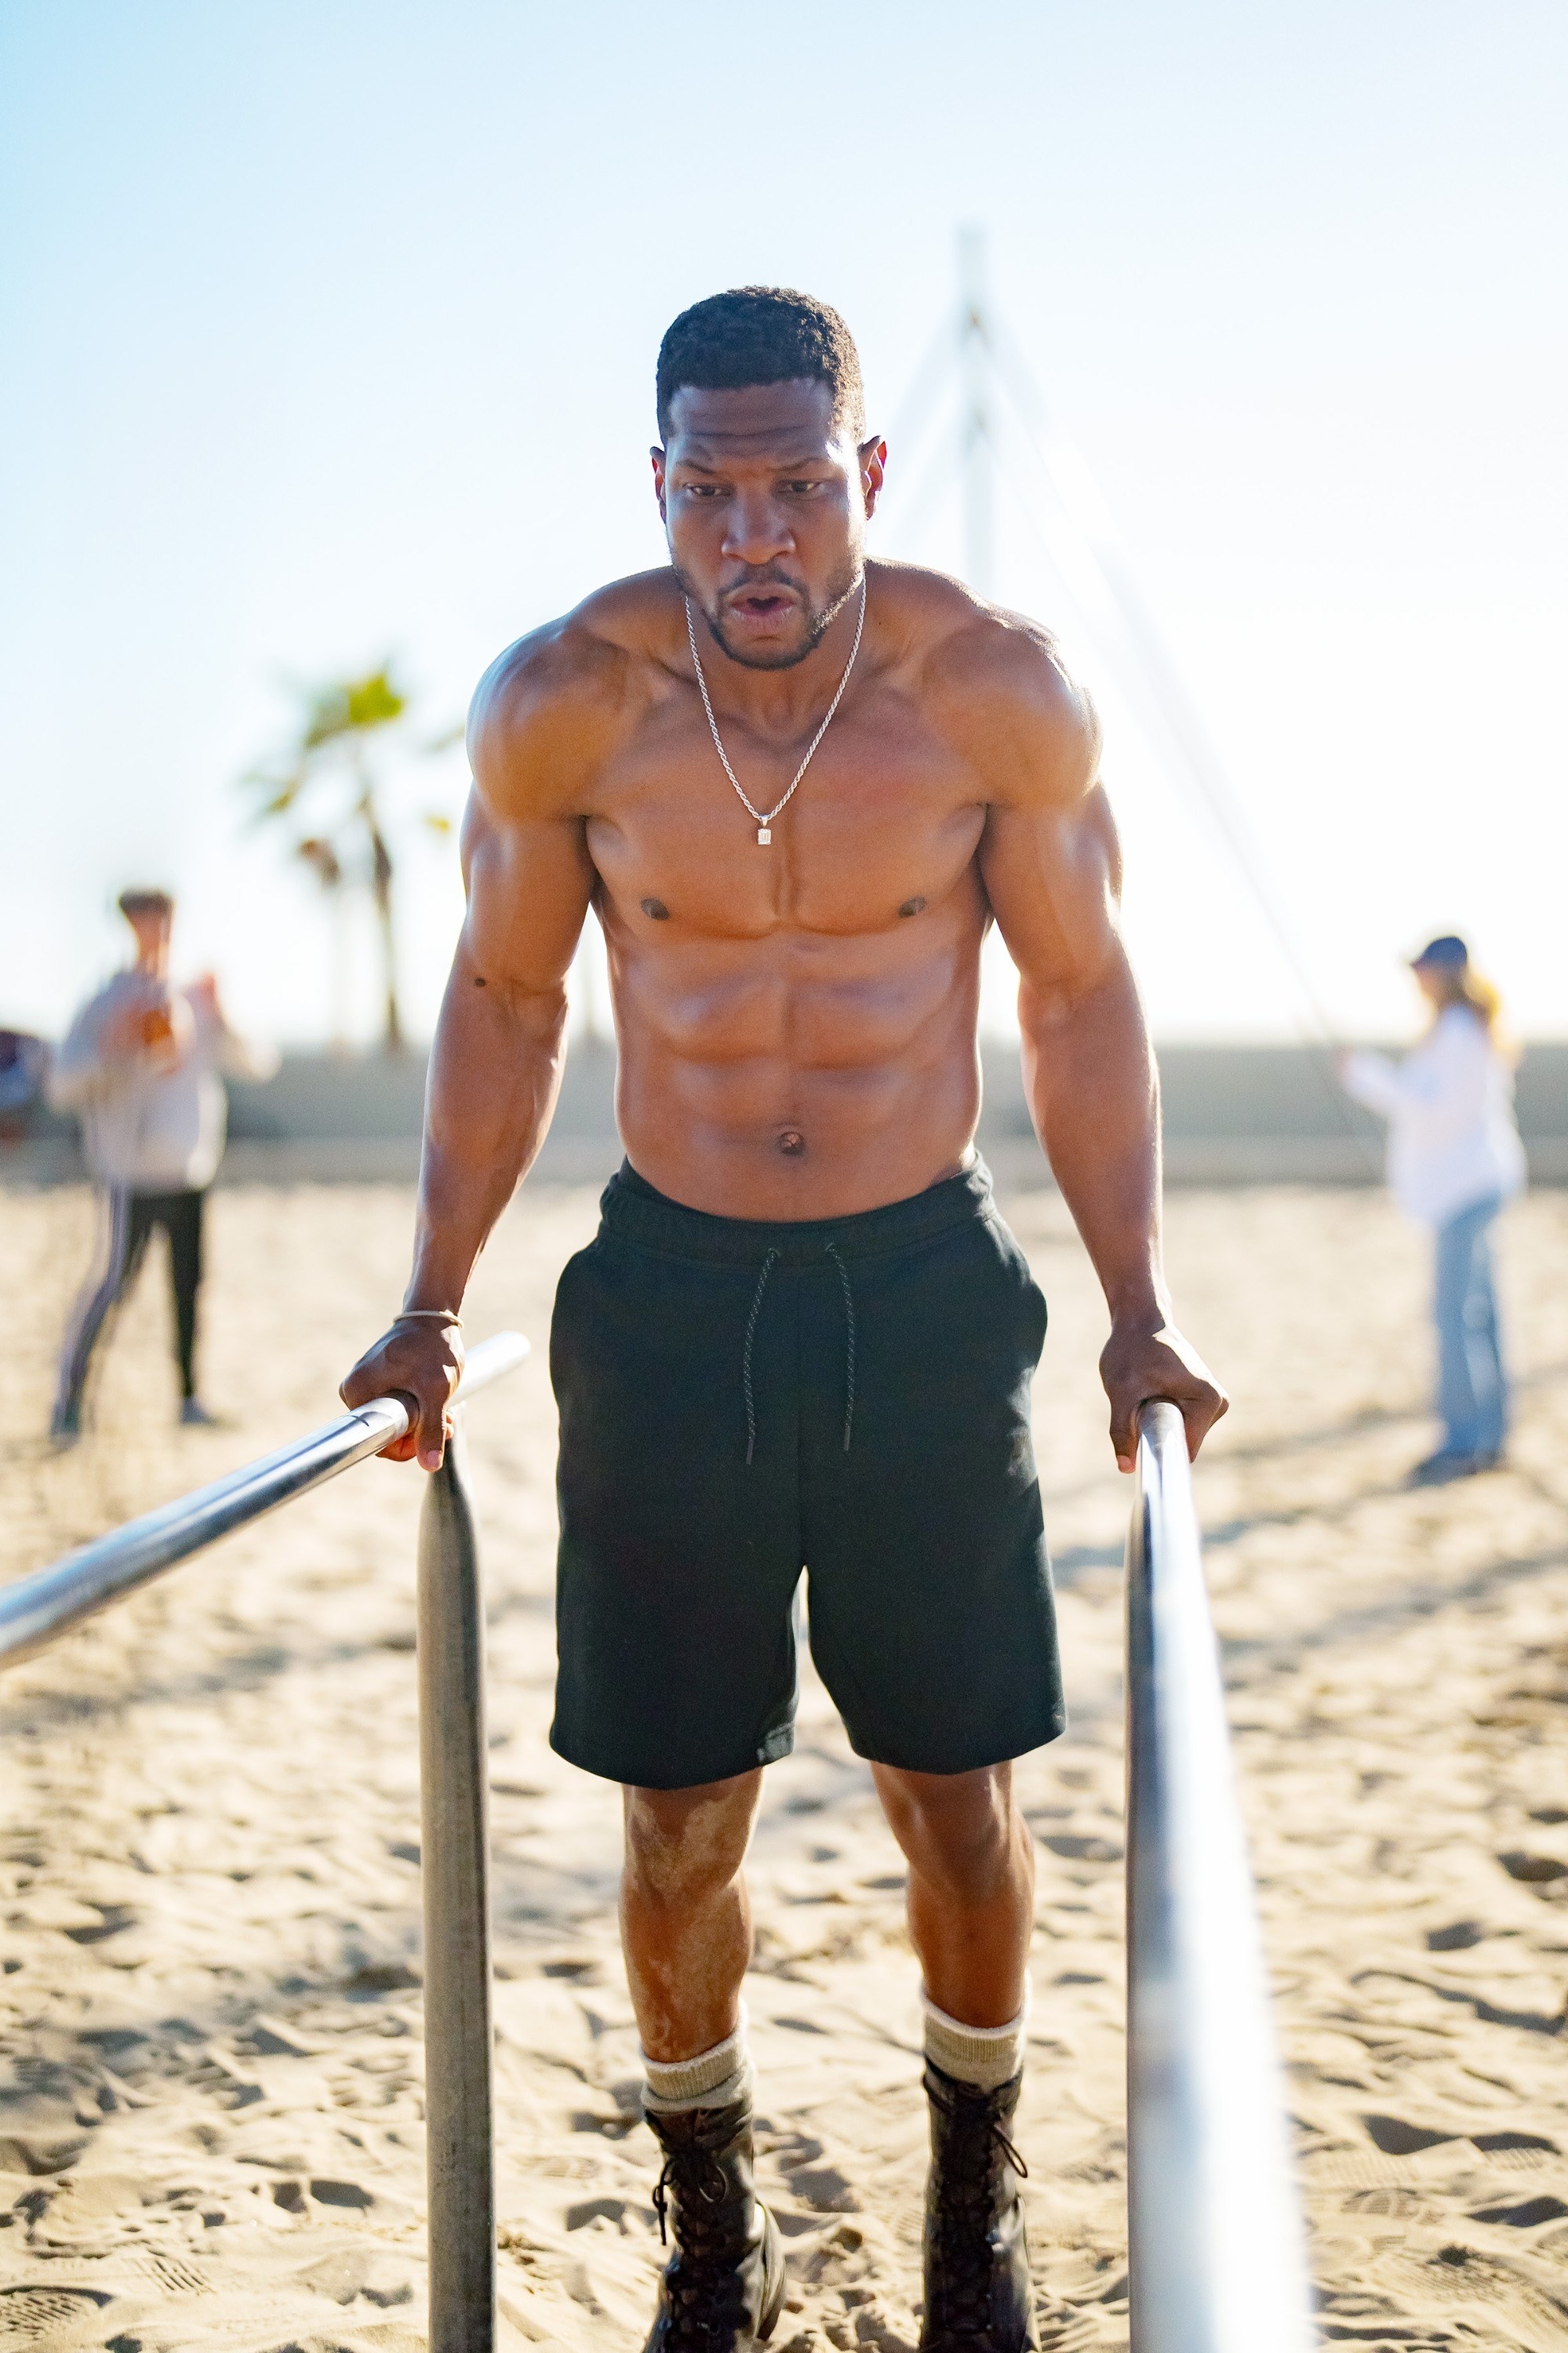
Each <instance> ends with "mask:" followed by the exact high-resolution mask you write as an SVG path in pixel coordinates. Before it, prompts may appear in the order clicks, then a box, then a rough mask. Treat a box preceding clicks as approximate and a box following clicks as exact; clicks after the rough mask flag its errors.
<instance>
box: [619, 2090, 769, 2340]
mask: <svg viewBox="0 0 1568 2353" xmlns="http://www.w3.org/2000/svg"><path fill="white" fill-rule="evenodd" d="M648 2124H649V2128H650V2130H651V2131H652V2134H653V2136H654V2137H655V2139H656V2140H657V2141H658V2143H659V2146H660V2147H661V2148H662V2150H663V2152H664V2169H663V2171H662V2173H661V2174H660V2176H659V2186H658V2188H657V2189H655V2190H654V2192H653V2203H654V2206H655V2208H656V2209H657V2211H658V2215H659V2232H660V2236H661V2237H662V2238H664V2239H665V2241H666V2243H668V2240H669V2238H670V2237H673V2239H674V2242H675V2252H674V2253H673V2255H672V2256H671V2258H670V2261H669V2263H667V2264H666V2265H665V2267H664V2276H663V2280H662V2284H661V2286H660V2290H659V2311H658V2315H657V2316H656V2318H655V2320H654V2323H653V2333H652V2336H651V2337H649V2339H648V2343H647V2346H646V2348H645V2353H746V2348H747V2347H749V2346H752V2345H760V2344H761V2343H763V2341H764V2340H765V2339H766V2338H768V2337H771V2336H772V2334H773V2330H774V2327H775V2326H776V2325H777V2322H778V2319H779V2312H780V2311H781V2309H782V2308H783V2304H784V2249H783V2247H782V2245H781V2243H780V2242H779V2225H778V2224H777V2222H775V2221H774V2220H773V2217H772V2215H771V2214H770V2213H769V2212H768V2209H767V2207H766V2206H764V2205H762V2204H761V2203H760V2202H759V2201H758V2198H757V2196H756V2193H755V2191H754V2189H753V2188H752V2151H751V2102H750V2100H749V2099H744V2100H736V2101H734V2102H732V2104H731V2105H729V2106H728V2107H726V2108H687V2109H684V2110H683V2111H682V2112H681V2113H680V2114H679V2115H677V2116H660V2115H658V2114H657V2113H656V2112H655V2111H654V2110H652V2109H650V2110H649V2111H648Z"/></svg>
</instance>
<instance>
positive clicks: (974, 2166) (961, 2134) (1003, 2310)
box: [920, 2060, 1040, 2353]
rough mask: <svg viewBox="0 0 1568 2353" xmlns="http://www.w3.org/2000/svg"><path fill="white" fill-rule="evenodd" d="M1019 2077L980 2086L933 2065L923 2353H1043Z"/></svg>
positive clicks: (928, 2074) (929, 2082)
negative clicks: (1016, 2140)
mask: <svg viewBox="0 0 1568 2353" xmlns="http://www.w3.org/2000/svg"><path fill="white" fill-rule="evenodd" d="M1022 2083H1023V2077H1022V2074H1017V2075H1014V2077H1013V2078H1012V2082H1011V2083H1010V2084H1002V2085H1001V2087H1000V2089H999V2090H997V2091H994V2092H982V2091H980V2090H979V2089H978V2087H977V2086H976V2085H975V2084H959V2083H958V2082H956V2081H955V2080H954V2078H953V2077H952V2076H951V2075H945V2074H944V2073H942V2070H941V2069H940V2067H937V2066H933V2064H932V2063H931V2062H930V2060H927V2062H926V2096H927V2099H928V2100H929V2101H930V2103H931V2170H930V2173H929V2174H928V2175H927V2181H926V2261H925V2273H926V2317H925V2320H924V2322H923V2323H922V2325H921V2329H920V2347H921V2353H1025V2348H1029V2353H1038V2347H1039V2344H1040V2336H1039V2331H1038V2330H1037V2329H1036V2327H1035V2325H1034V2296H1033V2290H1032V2288H1031V2286H1030V2283H1029V2250H1028V2247H1027V2246H1026V2245H1025V2243H1024V2238H1023V2208H1022V2203H1021V2201H1020V2200H1019V2195H1018V2184H1019V2179H1020V2178H1021V2176H1023V2175H1025V2174H1026V2173H1027V2171H1028V2168H1027V2167H1026V2166H1025V2164H1024V2162H1023V2159H1022V2158H1021V2157H1020V2156H1019V2154H1018V2151H1017V2150H1016V2149H1015V2148H1014V2147H1013V2146H1012V2141H1011V2140H1009V2138H1008V2137H1007V2128H1008V2126H1009V2125H1011V2124H1012V2114H1013V2110H1014V2109H1015V2108H1016V2107H1017V2105H1018V2094H1019V2091H1020V2089H1021V2087H1022Z"/></svg>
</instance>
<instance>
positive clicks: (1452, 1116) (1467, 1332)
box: [1340, 933, 1525, 1486]
mask: <svg viewBox="0 0 1568 2353" xmlns="http://www.w3.org/2000/svg"><path fill="white" fill-rule="evenodd" d="M1410 968H1411V971H1412V972H1413V973H1414V976H1415V983H1416V986H1417V987H1418V988H1419V989H1420V991H1421V993H1422V995H1423V997H1425V999H1426V1001H1427V1003H1428V1004H1429V1005H1430V1006H1431V1008H1432V1023H1431V1027H1430V1028H1429V1029H1428V1030H1427V1032H1426V1035H1425V1038H1423V1039H1422V1040H1421V1042H1420V1044H1419V1045H1417V1046H1416V1047H1415V1048H1414V1050H1412V1051H1411V1052H1410V1053H1408V1054H1407V1055H1406V1056H1405V1057H1404V1060H1403V1061H1402V1062H1397V1063H1396V1062H1391V1061H1390V1060H1388V1058H1387V1056H1386V1055H1383V1054H1368V1053H1357V1054H1347V1055H1346V1056H1345V1057H1344V1060H1343V1061H1342V1062H1341V1064H1340V1077H1341V1079H1342V1081H1343V1082H1344V1085H1345V1087H1346V1089H1347V1091H1348V1092H1350V1093H1351V1094H1352V1095H1353V1096H1354V1097H1355V1098H1356V1100H1357V1102H1358V1103H1365V1104H1366V1105H1367V1107H1368V1108H1369V1110H1372V1111H1374V1112H1376V1113H1379V1114H1380V1116H1381V1117H1383V1118H1384V1119H1386V1120H1387V1122H1388V1125H1389V1139H1388V1177H1389V1183H1390V1185H1391V1186H1392V1187H1393V1194H1394V1198H1395V1199H1396V1200H1397V1201H1398V1202H1399V1205H1400V1207H1401V1208H1403V1209H1404V1211H1405V1212H1406V1213H1407V1215H1409V1216H1410V1217H1412V1218H1414V1219H1417V1220H1418V1221H1419V1222H1420V1223H1421V1224H1422V1225H1425V1226H1431V1227H1432V1228H1433V1229H1435V1231H1436V1285H1435V1290H1434V1299H1433V1309H1434V1314H1435V1316H1436V1324H1437V1412H1438V1415H1439V1417H1440V1419H1441V1420H1442V1423H1443V1443H1442V1445H1441V1446H1440V1447H1439V1448H1438V1450H1437V1451H1436V1453H1435V1454H1430V1455H1428V1456H1427V1458H1426V1460H1425V1461H1424V1462H1418V1463H1417V1464H1416V1466H1415V1468H1414V1472H1412V1473H1411V1477H1412V1481H1413V1482H1414V1483H1415V1484H1417V1485H1420V1486H1438V1485H1441V1484H1443V1483H1444V1482H1446V1481H1447V1480H1450V1479H1464V1478H1468V1477H1469V1476H1471V1475H1472V1473H1474V1472H1478V1471H1489V1470H1490V1469H1492V1467H1493V1466H1494V1465H1495V1464H1496V1463H1497V1462H1498V1461H1500V1460H1501V1457H1502V1451H1503V1446H1504V1442H1505V1440H1506V1438H1507V1434H1508V1422H1509V1391H1508V1376H1507V1373H1506V1371H1505V1369H1504V1365H1503V1353H1502V1342H1501V1335H1500V1333H1499V1323H1498V1306H1497V1292H1496V1285H1495V1282H1494V1279H1493V1272H1492V1252H1491V1229H1492V1226H1493V1223H1494V1222H1495V1220H1496V1219H1497V1216H1498V1213H1499V1210H1500V1209H1501V1208H1502V1207H1503V1204H1504V1202H1505V1201H1509V1200H1511V1199H1512V1198H1513V1197H1514V1195H1515V1194H1517V1193H1520V1192H1521V1191H1522V1190H1523V1188H1524V1178H1525V1160H1524V1148H1523V1146H1522V1145H1521V1144H1520V1139H1519V1129H1518V1127H1517V1126H1516V1124H1515V1122H1514V1114H1513V1064H1514V1060H1515V1057H1514V1055H1513V1053H1512V1052H1511V1050H1510V1049H1509V1048H1508V1047H1507V1045H1506V1043H1505V1041H1504V1039H1503V1038H1502V1036H1501V1034H1500V1029H1499V1018H1498V1017H1499V1002H1498V993H1497V991H1496V989H1495V988H1493V987H1492V986H1491V984H1490V982H1489V981H1486V980H1483V979H1482V978H1481V977H1480V976H1479V974H1478V973H1477V972H1476V971H1475V969H1474V968H1473V966H1472V965H1471V963H1470V956H1469V950H1468V949H1467V947H1466V945H1465V943H1464V941H1463V940H1462V939H1459V938H1457V936H1456V935H1455V934H1452V933H1446V934H1444V935H1443V936H1442V937H1441V938H1439V939H1436V940H1432V941H1430V942H1429V943H1428V944H1427V945H1426V946H1425V948H1423V949H1422V951H1421V954H1420V955H1418V956H1415V957H1414V958H1413V959H1412V963H1411V967H1410Z"/></svg>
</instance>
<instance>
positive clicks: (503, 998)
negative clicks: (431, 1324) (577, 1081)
mask: <svg viewBox="0 0 1568 2353" xmlns="http://www.w3.org/2000/svg"><path fill="white" fill-rule="evenodd" d="M566 1024H567V997H566V991H565V989H564V988H561V987H556V988H552V989H549V990H546V991H541V992H536V993H531V992H526V991H523V990H519V989H515V988H508V987H505V986H504V985H503V984H500V983H497V982H494V981H488V982H483V981H480V980H479V979H478V978H477V976H475V975H474V974H472V973H471V972H470V971H468V970H467V969H466V968H465V965H464V960H463V958H462V957H461V955H460V957H459V962H458V965H456V966H454V968H453V972H452V976H451V979H450V982H449V983H448V986H447V994H446V999H445V1002H444V1003H443V1005H442V1007H441V1016H440V1021H439V1022H438V1023H437V1025H436V1037H435V1044H434V1047H433V1049H432V1050H431V1055H430V1075H429V1084H428V1086H427V1089H426V1094H425V1140H424V1149H423V1151H422V1153H421V1155H420V1162H419V1208H418V1220H417V1225H416V1229H415V1241H414V1271H413V1273H412V1275H411V1276H410V1278H409V1282H408V1293H407V1298H406V1302H405V1303H406V1304H407V1305H408V1306H409V1307H445V1308H450V1309H454V1310H455V1309H456V1308H457V1307H458V1306H459V1305H460V1304H461V1300H462V1295H463V1293H464V1291H465V1290H466V1288H467V1285H468V1280H469V1276H470V1274H471V1272H472V1270H473V1263H474V1261H475V1260H476V1259H477V1258H478V1256H479V1253H480V1251H481V1250H482V1248H483V1247H484V1243H485V1240H486V1238H487V1237H488V1235H489V1233H490V1230H491V1229H492V1227H493V1225H494V1224H495V1221H496V1219H498V1218H499V1217H500V1215H501V1213H502V1211H503V1209H504V1208H505V1207H506V1204H507V1203H508V1201H509V1200H510V1199H511V1198H512V1196H513V1194H514V1191H515V1190H516V1187H517V1184H518V1181H519V1179H520V1178H521V1177H522V1176H523V1175H524V1172H525V1171H526V1170H527V1169H528V1168H529V1167H530V1166H532V1165H533V1162H534V1160H535V1156H536V1155H537V1153H538V1150H539V1147H540V1145H542V1144H543V1142H544V1140H545V1136H546V1132H547V1130H548V1128H549V1124H550V1117H551V1114H552V1113H553V1112H554V1110H555V1107H556V1095H557V1094H558V1092H560V1083H561V1071H562V1068H563V1066H564V1063H565V1060H566V1046H565V1039H566Z"/></svg>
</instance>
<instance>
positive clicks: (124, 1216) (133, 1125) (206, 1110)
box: [48, 890, 278, 1445]
mask: <svg viewBox="0 0 1568 2353" xmlns="http://www.w3.org/2000/svg"><path fill="white" fill-rule="evenodd" d="M120 912H121V913H122V915H123V916H124V918H125V920H126V922H127V923H129V924H130V926H131V929H132V933H133V934H134V935H135V941H136V955H135V961H134V962H133V963H132V965H129V966H128V967H127V968H126V970H125V971H123V972H121V973H117V974H116V975H115V976H114V978H113V979H112V980H111V982H110V983H109V985H108V987H105V988H101V989H100V990H99V992H98V994H97V996H96V997H92V998H90V1000H89V1002H88V1003H87V1004H86V1005H84V1006H83V1007H82V1008H81V1010H80V1012H79V1014H78V1015H77V1017H76V1019H75V1020H74V1021H73V1022H72V1024H71V1027H70V1030H69V1035H68V1036H67V1038H66V1041H65V1043H64V1045H63V1046H62V1047H61V1048H60V1050H59V1052H58V1055H57V1056H56V1058H55V1061H54V1064H53V1067H52V1069H51V1070H50V1071H49V1074H48V1099H49V1102H50V1103H51V1104H52V1105H53V1106H54V1108H55V1109H56V1110H57V1111H69V1112H74V1113H76V1114H77V1115H78V1117H79V1120H80V1122H81V1132H82V1150H83V1153H84V1155H85V1156H86V1160H87V1165H88V1166H89V1168H90V1171H91V1173H92V1175H93V1176H95V1177H96V1178H97V1180H98V1183H99V1184H100V1186H101V1187H102V1193H103V1208H104V1220H103V1227H104V1231H103V1240H102V1244H101V1257H100V1261H99V1263H98V1265H97V1266H95V1268H94V1269H93V1271H91V1273H90V1275H89V1277H88V1280H87V1282H86V1284H85V1285H84V1287H83V1289H82V1292H81V1294H80V1297H79V1299H78V1301H77V1303H76V1306H75V1308H74V1309H73V1310H72V1313H71V1317H70V1322H69V1325H68V1327H67V1331H66V1335H65V1341H64V1345H63V1346H62V1349H61V1352H60V1367H59V1383H58V1389H57V1391H56V1396H55V1408H54V1415H53V1419H52V1421H51V1425H50V1434H51V1435H52V1436H53V1437H54V1439H55V1440H57V1441H58V1443H61V1444H68V1445H69V1443H70V1442H71V1441H72V1440H75V1439H76V1438H78V1437H79V1435H80V1430H81V1407H82V1395H83V1391H84V1389H85V1388H86V1385H87V1376H88V1370H89V1367H90V1364H91V1361H92V1352H93V1348H94V1346H95V1345H96V1344H97V1341H98V1339H99V1337H100V1335H101V1332H102V1330H103V1327H104V1324H105V1321H106V1320H107V1318H108V1317H109V1315H110V1314H111V1310H112V1309H113V1308H114V1307H115V1306H116V1305H117V1304H118V1303H119V1302H120V1300H121V1299H122V1298H123V1297H124V1295H125V1293H126V1292H127V1290H128V1289H129V1287H130V1285H131V1283H132V1281H133V1280H134V1278H135V1275H136V1271H137V1269H138V1268H139V1267H140V1265H141V1263H142V1260H143V1256H144V1255H145V1253H146V1248H147V1243H148V1240H150V1238H151V1236H152V1233H153V1230H154V1228H155V1227H158V1226H162V1228H163V1229H164V1233H165V1234H166V1235H167V1236H168V1240H169V1264H170V1271H171V1274H172V1277H173V1282H174V1300H175V1354H176V1356H177V1359H178V1363H179V1370H180V1398H181V1407H180V1419H181V1420H182V1421H185V1422H190V1423H196V1424H198V1425H200V1424H206V1423H210V1422H211V1421H212V1419H213V1416H212V1415H211V1414H210V1413H208V1411H207V1408H206V1407H205V1406H204V1405H203V1404H202V1403H201V1400H200V1399H199V1398H198V1397H197V1395H196V1303H197V1299H198V1296H199V1293H200V1290H201V1278H202V1225H203V1211H204V1208H205V1206H206V1201H207V1187H208V1186H209V1185H210V1184H211V1183H212V1180H213V1178H214V1176H216V1175H217V1165H218V1162H219V1161H220V1160H221V1158H222V1157H223V1146H224V1140H225V1135H226V1132H227V1128H228V1098H227V1096H226V1094H225V1092H224V1088H223V1078H224V1077H225V1076H227V1077H229V1078H244V1079H267V1078H270V1077H271V1075H272V1073H273V1071H275V1070H276V1069H277V1067H278V1057H277V1055H276V1053H275V1052H273V1050H271V1049H270V1047H262V1046H256V1045H252V1044H249V1043H248V1042H247V1041H246V1040H245V1039H242V1038H239V1037H238V1036H237V1035H236V1033H235V1032H234V1031H233V1030H232V1029H230V1028H229V1026H228V1022H227V1021H226V1019H225V1018H224V1014H223V1008H222V1007H221V1005H220V1004H219V1002H218V995H217V982H216V980H215V979H214V978H213V976H212V975H211V974H210V973H207V974H204V975H203V976H202V977H201V978H200V979H199V980H196V981H194V982H193V983H192V984H191V986H190V987H188V988H174V987H171V986H170V982H169V947H170V941H171V938H172V935H173V931H174V919H175V902H174V901H173V899H172V898H171V897H170V896H169V894H168V892H166V891H150V890H137V891H126V892H122V896H121V899H120Z"/></svg>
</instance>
